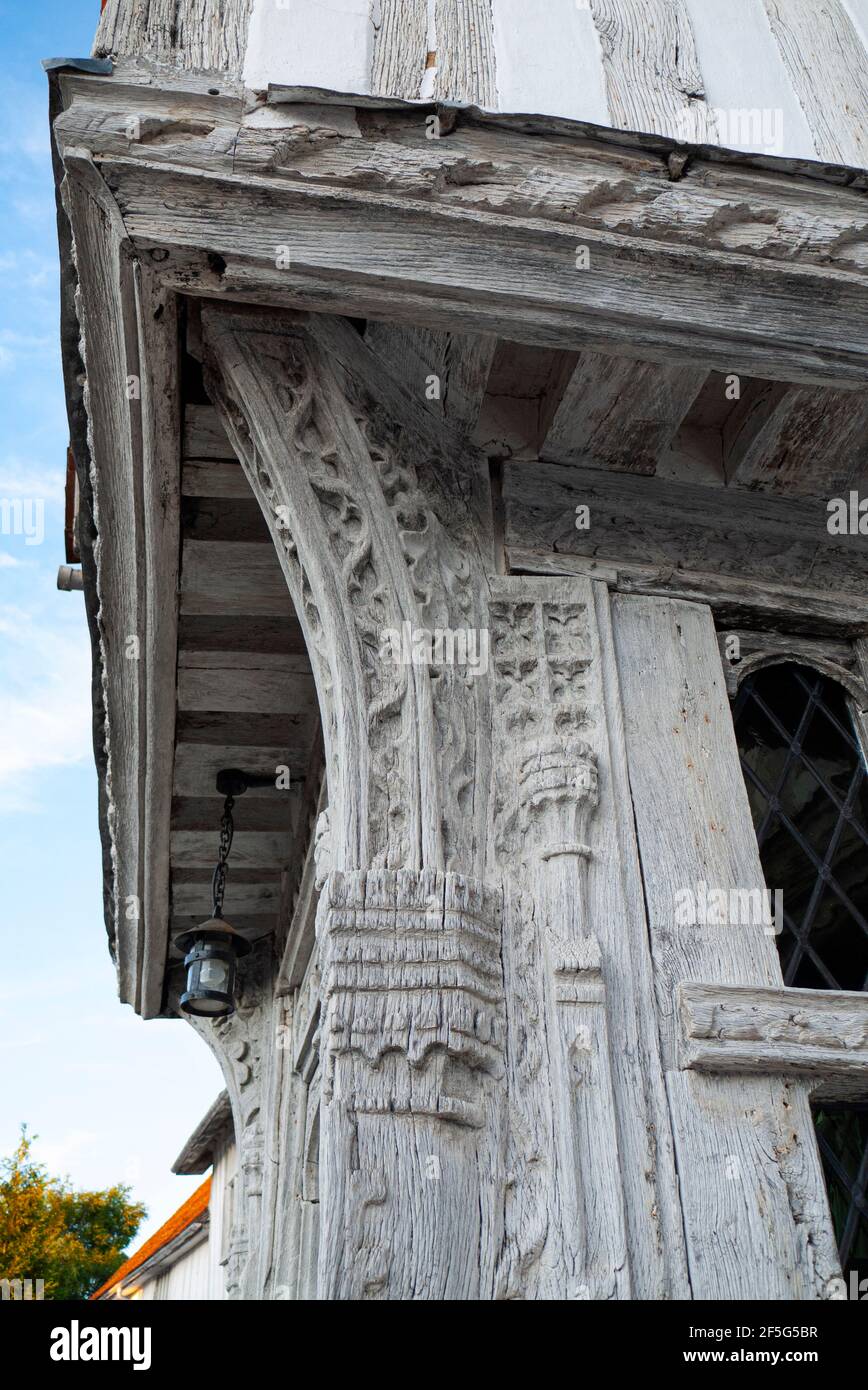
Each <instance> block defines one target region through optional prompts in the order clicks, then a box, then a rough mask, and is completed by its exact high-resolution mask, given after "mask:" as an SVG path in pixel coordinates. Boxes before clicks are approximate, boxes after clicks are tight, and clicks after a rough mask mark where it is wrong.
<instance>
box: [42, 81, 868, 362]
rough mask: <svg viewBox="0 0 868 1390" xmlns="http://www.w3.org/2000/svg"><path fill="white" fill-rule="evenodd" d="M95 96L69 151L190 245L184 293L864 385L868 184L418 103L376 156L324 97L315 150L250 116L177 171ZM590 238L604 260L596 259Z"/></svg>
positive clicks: (68, 115) (143, 214) (126, 202)
mask: <svg viewBox="0 0 868 1390" xmlns="http://www.w3.org/2000/svg"><path fill="white" fill-rule="evenodd" d="M89 90H90V91H91V92H92V94H93V97H92V104H98V100H97V98H98V88H91V89H89ZM134 93H135V89H134V88H131V89H130V96H129V97H128V98H127V103H128V109H129V110H133V109H134V107H135V100H134ZM216 100H217V99H216V98H215V101H216ZM167 101H168V102H169V105H170V106H171V103H172V101H173V98H172V96H171V94H167ZM87 105H88V103H86V102H83V100H82V99H80V98H79V99H77V100H76V101H74V102H73V105H72V107H71V108H70V110H68V111H66V112H64V114H63V115H62V116H61V117H60V118H59V119H58V121H57V122H56V123H55V129H56V131H57V132H58V135H59V138H60V139H61V145H62V147H63V148H66V147H68V143H70V144H79V143H82V142H84V143H87V144H88V146H89V147H90V148H92V149H93V150H94V152H95V154H97V155H98V157H99V158H101V159H103V158H104V160H105V161H106V165H107V167H106V176H107V178H108V179H109V181H110V182H111V184H112V186H113V188H114V191H115V196H116V197H117V198H118V200H119V205H120V206H121V207H122V209H123V216H124V218H125V219H126V223H127V227H128V229H129V231H130V234H131V235H132V236H133V237H134V239H136V241H137V242H138V243H139V244H140V245H141V246H142V247H143V248H151V247H153V246H155V245H157V246H160V247H161V248H164V247H165V246H169V247H174V248H175V249H174V250H173V251H172V253H171V254H170V258H169V260H168V262H166V263H165V265H164V267H163V270H162V272H161V274H162V275H163V277H164V278H165V279H166V280H167V283H171V284H172V285H173V286H174V287H176V288H182V287H183V288H184V289H185V290H186V291H190V290H194V291H195V292H197V293H201V292H202V291H205V292H209V293H210V292H217V293H223V294H226V293H228V294H231V295H235V296H240V297H242V298H247V299H248V300H256V299H257V297H262V296H266V297H271V298H273V300H274V302H283V303H285V304H287V305H290V304H292V305H293V306H294V307H296V308H297V307H299V306H301V307H316V308H328V310H329V311H330V312H335V311H338V312H344V313H347V314H350V315H354V316H364V317H370V318H379V319H387V320H394V319H398V320H400V321H402V322H404V323H413V322H414V320H415V323H416V325H417V326H418V324H419V323H425V324H426V326H428V327H432V328H447V329H449V330H451V331H455V330H456V328H459V329H460V331H462V332H472V331H481V332H489V333H497V334H499V335H501V336H504V337H511V338H515V339H518V340H526V341H536V342H540V343H542V344H544V345H558V344H562V345H564V346H567V347H569V348H572V349H575V348H576V347H577V346H580V345H582V343H585V344H587V345H589V346H595V347H598V348H599V347H606V348H608V350H610V351H612V350H614V351H617V352H622V353H626V354H633V355H636V354H638V355H641V356H643V357H646V358H654V357H664V358H666V357H668V358H670V359H679V360H682V361H684V362H686V363H689V364H690V365H691V366H696V365H697V362H698V361H702V363H703V364H705V363H706V362H707V363H708V364H709V365H710V366H712V367H718V368H719V369H720V370H721V371H723V372H729V371H732V370H742V371H744V372H745V373H746V374H747V375H755V376H764V377H767V378H778V377H783V378H788V379H790V380H807V381H812V382H818V381H822V382H824V383H828V384H833V385H834V384H839V385H841V386H846V385H848V384H855V382H857V381H858V380H859V379H860V370H861V380H862V381H863V382H864V380H865V371H864V356H865V351H866V349H865V343H864V331H863V326H864V319H865V310H864V295H862V294H861V293H860V290H859V289H858V286H859V284H860V281H859V277H860V276H864V264H863V262H864V260H865V255H866V252H865V246H866V225H865V215H864V199H862V198H861V197H860V196H859V195H858V194H857V193H856V192H853V191H848V190H844V189H841V188H834V187H832V186H831V185H823V184H821V183H819V182H817V183H816V184H815V185H812V186H811V197H810V199H808V200H806V199H805V197H804V190H802V189H801V187H800V185H799V183H798V181H796V180H793V179H789V180H787V179H784V180H783V181H782V180H781V177H780V176H779V175H778V176H772V175H771V174H769V173H767V172H760V171H758V170H740V169H739V170H736V169H732V170H730V169H726V170H725V171H724V170H723V169H722V168H717V167H713V166H709V165H707V164H703V163H702V162H701V161H697V162H696V163H695V165H691V166H690V168H689V170H688V171H687V173H686V175H685V176H684V177H682V178H681V179H680V180H678V181H677V182H673V181H672V180H671V179H670V178H669V171H668V169H667V167H666V164H665V161H664V160H663V159H661V158H660V157H659V155H652V154H650V153H649V152H644V151H641V150H640V149H639V148H638V147H636V148H635V149H633V150H629V151H627V152H616V151H614V150H613V148H612V147H611V146H607V145H605V143H604V142H602V141H601V142H599V145H598V148H597V149H596V150H594V151H593V155H594V157H593V158H591V157H590V155H591V153H592V152H591V151H589V152H588V155H583V153H582V149H581V143H580V141H578V140H577V139H574V140H572V141H571V140H570V139H568V138H564V137H563V136H562V135H558V136H557V137H555V136H551V135H546V136H543V137H536V138H533V137H531V136H528V135H526V134H524V133H522V132H519V131H512V130H510V131H502V130H498V129H495V128H494V127H493V126H492V125H490V124H486V118H484V117H483V116H474V117H473V118H472V120H464V119H463V118H462V123H461V124H460V126H459V128H458V129H457V130H455V131H453V132H452V133H451V134H450V135H449V137H448V138H447V139H441V140H428V139H426V138H425V130H424V127H423V125H422V123H420V122H419V121H418V119H416V118H415V117H412V118H411V117H408V116H407V115H406V113H403V112H398V113H384V112H380V113H377V116H376V125H377V130H378V131H381V132H382V136H381V138H376V139H371V140H365V142H364V156H365V158H364V163H363V165H362V167H361V169H360V165H359V158H358V155H359V146H358V138H359V137H358V135H356V136H353V135H350V134H348V132H347V128H346V124H345V123H344V124H343V126H341V128H340V130H339V131H338V130H337V129H336V132H335V133H336V136H337V138H326V137H325V133H324V132H325V128H326V127H327V122H328V116H327V114H325V109H324V108H323V111H324V114H323V117H322V123H324V124H321V129H322V131H323V134H322V135H319V136H318V137H317V138H316V139H315V140H313V141H311V139H310V138H309V134H308V130H307V128H306V127H305V126H304V125H295V126H290V127H289V128H288V129H278V130H250V129H249V128H247V129H245V131H244V133H243V135H240V136H239V139H238V141H237V143H236V146H235V153H234V155H233V156H232V158H231V159H228V160H227V161H226V162H225V163H224V165H223V166H222V167H221V166H220V165H219V164H215V163H214V153H213V148H212V146H213V142H210V141H209V139H207V138H206V137H199V136H196V135H195V134H193V135H191V136H190V137H189V138H188V139H187V140H186V141H185V143H184V146H183V156H182V160H181V162H180V163H179V162H178V158H177V157H175V158H174V161H173V164H172V165H169V164H163V163H158V161H157V159H156V158H154V159H151V157H150V150H151V148H159V147H149V146H148V145H147V144H142V143H141V142H140V143H139V144H135V143H131V142H130V141H129V139H128V137H127V136H126V134H125V125H124V122H125V116H126V114H127V112H126V111H125V110H124V109H123V106H120V107H118V106H117V105H114V106H111V107H110V108H108V109H106V110H105V113H104V114H105V119H104V121H103V122H102V123H101V122H100V121H99V120H95V119H93V118H92V113H91V114H90V115H88V114H87V112H86V111H85V109H84V108H85V107H86V106H87ZM178 153H180V151H179V152H178ZM194 170H195V171H196V172H195V173H194V172H193V171H194ZM233 170H234V172H233ZM254 170H255V171H256V172H254ZM420 195H423V196H424V197H425V202H424V206H422V205H420ZM251 197H255V202H256V209H257V214H256V218H255V219H252V218H251V216H250V208H251V201H250V200H251ZM360 218H361V219H363V222H364V226H365V236H364V237H363V238H360V237H359V235H358V229H359V226H360ZM625 238H626V240H625ZM634 238H635V240H634ZM280 245H289V246H290V248H291V257H290V260H291V264H290V265H289V266H288V267H287V268H286V269H277V268H276V266H275V248H276V247H278V246H280ZM577 245H587V247H588V250H589V254H590V258H591V265H592V267H593V271H592V273H589V272H587V271H581V270H577V269H576V263H575V255H576V248H577ZM197 248H198V250H197ZM203 248H207V252H206V251H204V250H203ZM224 262H225V268H224V267H223V263H224ZM796 267H798V268H799V269H800V271H801V272H802V273H801V274H799V275H795V274H794V271H795V269H796ZM808 267H810V277H811V284H810V285H809V283H808V281H807V280H806V279H805V273H806V272H807V270H808ZM736 274H737V275H738V277H739V284H740V295H739V297H738V299H737V301H735V300H734V299H733V296H732V294H731V283H732V276H733V275H736ZM814 277H816V279H815V280H814ZM374 286H376V288H374ZM821 286H822V289H821V288H820V287H821ZM806 302H809V303H810V305H811V311H810V314H808V315H806V313H805V304H806ZM531 311H532V312H531ZM860 363H862V368H860Z"/></svg>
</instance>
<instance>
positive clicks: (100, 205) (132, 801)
mask: <svg viewBox="0 0 868 1390" xmlns="http://www.w3.org/2000/svg"><path fill="white" fill-rule="evenodd" d="M62 192H63V200H64V208H65V211H66V214H67V216H68V218H69V222H70V226H71V228H72V233H73V236H74V239H75V246H76V265H77V270H78V275H79V290H80V293H79V306H78V310H79V322H80V331H81V336H82V342H83V357H84V363H85V367H86V372H87V408H88V415H89V419H90V424H91V438H90V453H91V482H92V485H93V492H94V498H95V504H96V511H95V514H96V516H97V518H98V541H99V544H98V547H97V549H96V568H97V572H96V576H95V578H96V584H97V587H98V591H99V595H100V605H99V613H98V618H97V623H98V630H99V646H98V663H99V666H100V667H101V679H102V684H103V688H104V690H105V700H106V708H107V711H108V717H107V723H106V730H105V742H106V749H107V752H108V755H109V758H110V762H111V779H110V784H109V782H108V780H107V781H106V783H105V784H104V795H105V798H106V817H105V818H106V826H107V829H108V833H109V835H110V837H111V843H112V862H113V869H112V882H111V884H110V892H109V894H108V914H109V918H110V921H109V930H110V935H111V936H112V938H113V940H114V945H115V953H116V959H117V968H118V979H119V989H120V994H121V998H122V999H123V1000H125V1001H126V1002H128V1003H131V1004H133V1005H134V1006H135V1007H136V1009H137V1010H138V1011H139V1012H141V1013H142V1014H143V1015H144V1016H145V1017H150V1016H153V1015H155V1014H157V1013H159V1011H160V1008H161V1004H162V977H163V965H164V961H165V955H166V945H167V937H168V890H169V825H170V808H171V794H172V758H173V747H174V725H175V656H176V647H177V610H178V599H177V574H178V553H179V535H180V524H179V482H180V411H179V398H178V390H177V352H178V337H177V313H176V304H175V299H174V296H172V295H171V294H170V293H167V292H166V291H165V289H164V288H163V287H162V286H161V285H160V284H159V282H158V281H157V279H156V277H155V275H154V274H153V272H152V269H151V268H150V267H148V266H143V265H141V264H140V262H139V261H138V260H137V259H136V258H135V256H134V255H133V248H132V247H131V245H130V243H129V241H128V239H127V238H126V236H125V234H124V229H123V226H122V224H121V222H120V220H119V218H118V215H117V208H116V207H115V205H114V204H113V203H112V201H111V199H110V198H107V197H106V196H105V186H104V184H103V182H102V180H101V178H100V177H99V174H98V173H97V171H96V170H95V169H94V167H93V165H92V164H91V163H90V161H89V160H88V159H87V157H86V156H81V155H79V156H73V157H70V158H69V161H68V167H67V179H66V181H65V183H64V186H63V190H62Z"/></svg>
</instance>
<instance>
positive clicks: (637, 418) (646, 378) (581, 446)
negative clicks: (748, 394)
mask: <svg viewBox="0 0 868 1390" xmlns="http://www.w3.org/2000/svg"><path fill="white" fill-rule="evenodd" d="M707 377H708V372H707V371H706V370H705V369H704V368H702V367H688V366H685V365H683V364H679V365H677V366H668V365H666V364H665V363H658V362H632V361H630V360H629V359H628V358H623V357H622V358H618V357H605V356H603V355H601V354H600V353H593V352H583V353H580V355H579V360H578V362H577V363H576V365H575V367H574V368H573V371H572V374H571V375H570V376H569V378H568V380H567V381H566V382H565V384H564V391H563V394H562V396H561V399H560V402H559V404H558V405H557V408H556V410H555V412H554V416H553V419H552V421H551V424H550V426H549V429H548V433H547V435H546V437H545V439H544V440H543V442H542V445H541V447H540V456H541V457H542V458H544V459H550V460H552V461H556V462H558V463H585V464H589V465H591V466H594V467H597V468H611V469H612V470H614V471H617V472H626V473H646V474H650V473H653V472H654V471H655V469H656V467H657V460H658V458H659V457H660V454H661V453H662V452H663V450H664V449H665V448H666V447H667V445H669V444H671V443H672V440H673V439H674V438H675V435H676V433H677V431H678V429H679V427H680V425H681V423H682V421H683V419H684V417H685V416H686V414H687V412H688V411H689V409H690V407H691V406H692V405H693V402H694V401H695V400H696V397H697V396H698V395H699V392H700V391H701V389H702V386H703V384H704V383H705V381H706V378H707Z"/></svg>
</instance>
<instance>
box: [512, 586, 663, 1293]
mask: <svg viewBox="0 0 868 1390" xmlns="http://www.w3.org/2000/svg"><path fill="white" fill-rule="evenodd" d="M491 618H492V665H493V669H494V709H495V807H496V808H497V817H496V821H495V830H494V851H495V856H496V861H497V863H498V864H499V865H500V866H501V869H502V871H503V872H504V873H505V876H506V884H507V890H506V898H505V912H504V934H503V960H504V972H505V985H506V999H507V1068H508V1086H509V1095H510V1110H511V1113H512V1115H513V1119H512V1121H511V1124H510V1128H509V1133H508V1144H509V1148H508V1151H507V1163H508V1166H509V1170H510V1172H511V1173H512V1174H513V1182H512V1183H511V1184H510V1188H509V1191H508V1201H507V1207H506V1240H505V1245H504V1251H503V1255H502V1258H501V1261H500V1268H499V1276H498V1286H497V1289H498V1293H497V1296H498V1297H501V1298H509V1297H523V1298H532V1299H545V1298H553V1297H559V1298H563V1297H573V1298H575V1297H586V1298H590V1299H596V1298H611V1297H634V1298H665V1297H683V1296H686V1293H687V1289H688V1284H687V1276H686V1258H685V1254H684V1248H683V1237H682V1233H681V1224H680V1211H679V1207H678V1201H677V1181H676V1178H675V1170H674V1163H673V1159H672V1149H671V1136H670V1131H669V1120H668V1115H667V1108H666V1101H665V1096H664V1093H663V1088H662V1084H661V1079H662V1078H661V1069H660V1062H659V1056H658V1054H657V1033H656V1026H655V1025H653V1022H652V1021H653V1018H654V1010H653V1004H652V1002H651V1000H652V980H651V966H650V958H649V956H648V951H647V935H646V928H645V919H644V909H643V904H642V889H641V879H640V875H639V867H638V859H637V853H636V845H635V839H634V835H633V827H632V819H631V817H630V815H629V814H627V803H628V801H629V795H628V793H627V773H626V765H625V755H624V742H623V729H622V725H621V713H620V695H619V690H618V678H617V672H616V670H615V665H614V651H613V645H612V635H611V628H610V621H609V604H608V596H607V594H606V592H605V589H604V588H603V587H602V586H600V585H597V586H594V585H592V584H590V583H588V582H587V581H585V580H578V579H559V580H558V579H554V580H546V579H540V578H519V577H510V578H504V579H496V580H492V592H491ZM543 1078H546V1080H545V1082H543ZM613 1118H614V1121H615V1123H614V1125H613ZM625 1246H626V1253H625Z"/></svg>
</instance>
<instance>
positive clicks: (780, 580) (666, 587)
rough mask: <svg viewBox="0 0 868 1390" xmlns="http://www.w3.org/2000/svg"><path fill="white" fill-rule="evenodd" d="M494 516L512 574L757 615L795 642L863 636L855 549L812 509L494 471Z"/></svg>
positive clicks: (865, 560)
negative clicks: (582, 577)
mask: <svg viewBox="0 0 868 1390" xmlns="http://www.w3.org/2000/svg"><path fill="white" fill-rule="evenodd" d="M502 506H503V517H504V542H505V546H506V550H507V555H508V561H509V565H510V568H511V569H513V570H524V571H528V572H538V573H543V574H557V573H561V574H570V573H583V574H586V573H589V572H591V573H593V574H595V575H596V577H597V578H605V579H606V580H607V582H608V583H609V584H610V585H611V586H612V587H617V588H619V589H622V590H624V591H625V592H632V593H639V592H641V593H649V594H655V593H657V594H664V593H668V594H671V595H673V596H678V597H682V598H686V599H698V600H700V601H702V602H704V603H712V604H713V605H714V606H715V607H716V608H718V609H720V610H721V612H722V615H725V616H726V620H727V621H728V622H731V623H732V622H737V623H745V624H746V625H748V626H756V625H757V622H758V619H759V618H760V616H761V615H765V622H767V623H768V624H769V625H774V624H775V623H776V622H778V623H787V624H790V623H792V624H794V625H795V627H794V630H808V631H810V630H811V629H812V628H813V629H814V630H815V631H817V632H829V633H831V634H835V633H838V634H839V635H844V634H847V633H850V634H853V635H856V634H859V633H864V632H866V631H868V600H866V597H865V593H866V578H868V555H866V552H865V545H864V537H860V536H858V535H857V536H830V535H829V532H828V529H827V522H828V512H827V510H826V506H825V503H824V502H823V501H822V499H817V500H816V501H808V500H805V499H798V500H796V499H793V500H791V499H788V498H781V497H769V496H767V495H764V494H763V495H760V494H757V493H752V492H749V491H746V490H741V489H736V488H717V489H715V490H714V492H713V493H710V492H709V490H708V488H705V487H702V486H696V485H693V484H688V483H676V482H669V481H667V480H664V479H662V478H653V479H651V478H641V477H635V476H632V475H630V474H619V475H617V476H615V475H614V474H606V473H603V472H601V471H599V470H598V469H593V468H580V467H577V466H566V465H559V464H546V463H536V464H532V463H523V462H520V463H506V464H504V467H503V492H502ZM583 509H587V511H586V512H585V511H584V510H583ZM760 625H764V623H760Z"/></svg>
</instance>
